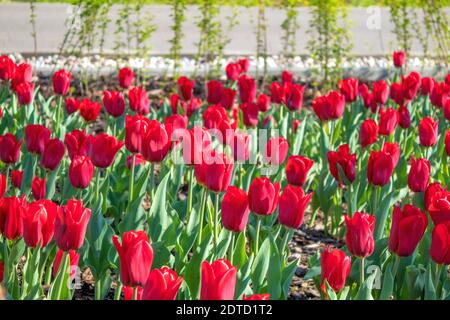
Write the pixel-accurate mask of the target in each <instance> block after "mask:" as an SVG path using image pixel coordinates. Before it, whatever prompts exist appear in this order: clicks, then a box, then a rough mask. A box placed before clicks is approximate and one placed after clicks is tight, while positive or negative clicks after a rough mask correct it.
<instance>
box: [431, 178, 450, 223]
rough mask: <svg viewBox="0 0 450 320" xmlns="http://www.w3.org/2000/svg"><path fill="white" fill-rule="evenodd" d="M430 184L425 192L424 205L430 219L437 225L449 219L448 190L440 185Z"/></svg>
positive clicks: (449, 193)
mask: <svg viewBox="0 0 450 320" xmlns="http://www.w3.org/2000/svg"><path fill="white" fill-rule="evenodd" d="M432 185H433V184H432ZM432 185H430V186H429V187H428V189H427V190H426V192H425V205H426V208H427V209H428V212H429V213H430V217H431V220H433V223H434V224H435V225H438V224H440V223H444V222H447V221H450V192H448V191H447V190H445V189H443V188H442V187H441V186H440V185H434V186H433V187H431V186H432Z"/></svg>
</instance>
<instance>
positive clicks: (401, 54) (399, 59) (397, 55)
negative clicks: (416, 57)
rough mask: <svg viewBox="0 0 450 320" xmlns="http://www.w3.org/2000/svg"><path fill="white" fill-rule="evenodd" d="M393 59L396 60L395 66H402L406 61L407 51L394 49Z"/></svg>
mask: <svg viewBox="0 0 450 320" xmlns="http://www.w3.org/2000/svg"><path fill="white" fill-rule="evenodd" d="M392 60H393V62H394V66H395V67H396V68H401V67H403V65H404V64H405V62H406V53H405V51H394V53H393V54H392Z"/></svg>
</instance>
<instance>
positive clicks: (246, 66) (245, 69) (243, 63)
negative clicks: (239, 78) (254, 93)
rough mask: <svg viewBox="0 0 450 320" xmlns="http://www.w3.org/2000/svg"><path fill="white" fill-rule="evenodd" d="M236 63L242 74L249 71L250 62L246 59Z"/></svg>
mask: <svg viewBox="0 0 450 320" xmlns="http://www.w3.org/2000/svg"><path fill="white" fill-rule="evenodd" d="M237 63H239V65H240V66H241V69H242V73H247V72H248V70H249V69H250V60H248V59H246V58H243V59H239V60H238V62H237Z"/></svg>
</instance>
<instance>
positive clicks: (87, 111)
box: [79, 99, 102, 122]
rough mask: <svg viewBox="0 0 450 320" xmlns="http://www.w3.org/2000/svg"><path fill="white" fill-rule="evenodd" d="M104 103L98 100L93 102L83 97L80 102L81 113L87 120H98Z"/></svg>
mask: <svg viewBox="0 0 450 320" xmlns="http://www.w3.org/2000/svg"><path fill="white" fill-rule="evenodd" d="M101 108H102V105H101V104H100V103H98V102H93V101H91V100H89V99H83V100H81V102H80V106H79V110H80V115H81V117H82V118H83V119H84V121H86V122H93V121H95V120H97V118H98V115H99V114H100V110H101Z"/></svg>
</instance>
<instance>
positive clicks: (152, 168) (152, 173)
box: [149, 162, 155, 201]
mask: <svg viewBox="0 0 450 320" xmlns="http://www.w3.org/2000/svg"><path fill="white" fill-rule="evenodd" d="M154 188H155V164H154V163H153V162H150V189H149V195H150V198H151V199H152V201H153V190H154Z"/></svg>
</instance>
